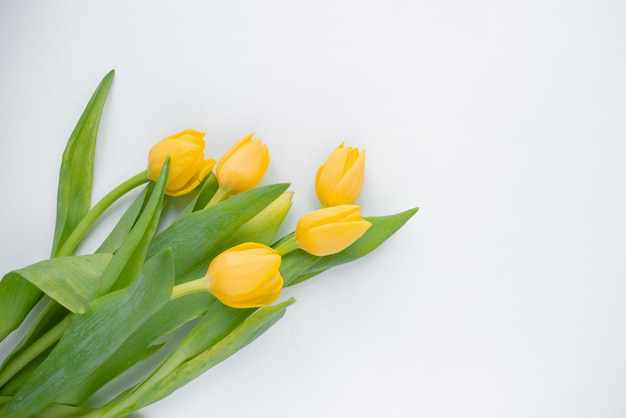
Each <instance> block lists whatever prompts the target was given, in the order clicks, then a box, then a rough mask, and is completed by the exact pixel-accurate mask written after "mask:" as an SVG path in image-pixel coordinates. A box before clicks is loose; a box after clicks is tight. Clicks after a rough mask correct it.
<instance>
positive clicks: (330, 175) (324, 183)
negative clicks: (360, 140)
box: [315, 143, 365, 206]
mask: <svg viewBox="0 0 626 418" xmlns="http://www.w3.org/2000/svg"><path fill="white" fill-rule="evenodd" d="M364 176H365V151H364V150H363V151H361V152H359V150H358V149H357V148H352V147H344V146H343V143H342V144H341V145H339V147H337V148H336V149H335V150H334V151H333V152H332V153H331V154H330V155H329V156H328V158H327V159H326V161H325V162H324V164H322V165H321V166H320V168H319V169H318V170H317V176H316V179H315V192H316V193H317V198H318V199H319V201H320V202H321V203H322V205H323V206H337V205H352V204H354V203H355V202H356V201H357V199H358V198H359V195H360V194H361V189H362V188H363V179H364Z"/></svg>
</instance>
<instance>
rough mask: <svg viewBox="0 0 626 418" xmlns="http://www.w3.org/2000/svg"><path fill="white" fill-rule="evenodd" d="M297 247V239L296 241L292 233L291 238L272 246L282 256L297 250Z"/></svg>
mask: <svg viewBox="0 0 626 418" xmlns="http://www.w3.org/2000/svg"><path fill="white" fill-rule="evenodd" d="M298 248H300V246H299V245H298V241H296V237H295V236H293V235H292V236H291V238H289V239H288V240H286V241H285V242H281V243H280V244H279V245H277V246H276V248H274V251H276V252H277V253H278V254H280V256H281V257H282V256H284V255H285V254H287V253H290V252H292V251H294V250H297V249H298Z"/></svg>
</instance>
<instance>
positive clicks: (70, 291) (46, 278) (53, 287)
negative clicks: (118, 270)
mask: <svg viewBox="0 0 626 418" xmlns="http://www.w3.org/2000/svg"><path fill="white" fill-rule="evenodd" d="M111 257H112V255H111V254H92V255H83V256H77V257H61V258H52V259H49V260H44V261H41V262H39V263H36V264H33V265H31V266H28V267H25V268H23V269H20V270H16V271H14V272H13V273H14V274H17V275H18V276H19V277H21V278H22V279H23V280H27V281H29V282H30V283H32V284H33V285H35V286H37V287H38V288H39V289H41V290H42V291H43V292H44V293H45V294H47V295H48V296H50V297H51V298H52V299H54V300H55V301H56V302H58V303H59V304H61V305H63V306H64V307H65V308H67V309H68V310H70V311H72V312H79V313H81V312H84V311H85V310H87V308H88V307H89V303H90V302H91V300H92V299H93V297H94V295H95V293H96V291H97V290H98V282H99V279H100V276H101V275H102V272H103V271H104V269H105V267H106V266H107V264H108V263H109V261H111Z"/></svg>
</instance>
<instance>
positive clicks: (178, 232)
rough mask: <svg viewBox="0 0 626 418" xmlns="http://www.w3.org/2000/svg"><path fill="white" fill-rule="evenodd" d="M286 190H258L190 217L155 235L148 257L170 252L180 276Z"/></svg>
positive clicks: (282, 187)
mask: <svg viewBox="0 0 626 418" xmlns="http://www.w3.org/2000/svg"><path fill="white" fill-rule="evenodd" d="M288 186H289V185H288V184H273V185H269V186H265V187H259V188H256V189H253V190H249V191H247V192H244V193H241V194H239V195H236V196H233V197H231V198H229V199H227V200H225V201H223V202H221V203H219V204H217V205H215V206H211V207H209V208H206V209H201V210H199V211H196V212H193V213H190V214H188V215H187V216H185V217H183V218H180V219H179V220H177V221H176V222H174V223H173V224H172V225H170V226H169V227H168V228H167V229H166V230H165V231H163V232H161V233H160V234H159V235H157V236H156V237H155V238H154V240H153V241H152V245H151V246H150V250H149V251H148V255H151V254H154V253H156V252H158V251H161V250H163V249H164V248H168V247H169V248H172V250H173V251H174V258H175V260H176V273H177V275H180V274H181V273H183V272H185V271H187V270H189V269H190V268H193V267H194V266H195V265H197V264H198V263H199V262H202V261H203V260H206V258H207V257H209V256H210V255H211V254H213V253H214V252H215V250H216V249H218V248H219V246H220V245H221V244H222V242H223V241H224V240H225V239H227V238H229V236H230V235H231V234H233V233H234V232H235V231H237V229H239V228H240V227H241V226H242V225H243V224H244V223H246V222H247V221H248V220H250V219H251V218H252V217H254V216H255V215H256V214H257V213H259V212H261V211H262V210H263V208H265V207H266V206H267V205H269V204H270V203H272V202H273V201H274V200H275V199H276V198H278V196H280V195H281V194H282V193H283V192H284V191H285V190H286V189H287V187H288Z"/></svg>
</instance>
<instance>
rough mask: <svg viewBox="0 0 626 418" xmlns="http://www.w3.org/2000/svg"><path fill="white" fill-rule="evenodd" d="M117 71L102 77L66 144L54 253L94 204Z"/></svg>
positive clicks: (58, 200)
mask: <svg viewBox="0 0 626 418" xmlns="http://www.w3.org/2000/svg"><path fill="white" fill-rule="evenodd" d="M114 75H115V72H114V71H110V72H109V73H108V74H107V75H106V76H105V77H104V78H103V79H102V81H101V82H100V84H99V85H98V87H97V88H96V91H95V92H94V93H93V95H92V96H91V100H89V103H88V104H87V107H86V108H85V110H84V112H83V114H82V116H81V117H80V119H79V120H78V123H77V124H76V127H75V128H74V131H73V132H72V135H71V136H70V139H69V141H68V143H67V146H66V147H65V152H64V153H63V159H62V162H61V172H60V174H59V190H58V196H57V217H56V228H55V231H54V241H53V245H52V256H53V257H54V256H55V255H56V253H57V250H58V249H59V248H60V247H61V246H62V245H63V243H64V242H65V240H66V239H67V237H68V236H69V235H70V234H71V233H72V231H73V230H74V228H75V227H76V225H78V223H79V222H80V221H81V220H82V219H83V217H84V216H85V214H86V213H87V212H88V211H89V207H90V206H91V187H92V182H93V166H94V154H95V150H96V137H97V135H98V127H99V125H100V118H101V117H102V110H103V108H104V103H105V101H106V98H107V95H108V93H109V90H110V88H111V84H112V83H113V77H114Z"/></svg>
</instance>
